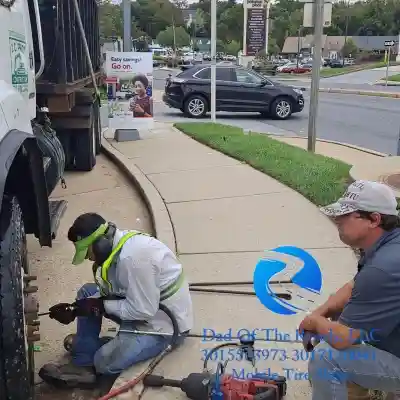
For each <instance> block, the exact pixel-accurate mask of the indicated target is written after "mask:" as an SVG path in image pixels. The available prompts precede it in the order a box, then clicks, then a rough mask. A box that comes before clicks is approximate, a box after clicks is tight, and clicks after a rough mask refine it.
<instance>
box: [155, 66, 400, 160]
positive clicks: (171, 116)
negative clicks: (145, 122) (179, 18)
mask: <svg viewBox="0 0 400 400" xmlns="http://www.w3.org/2000/svg"><path fill="white" fill-rule="evenodd" d="M163 73H165V72H164V71H163ZM164 79H165V78H164ZM155 86H156V88H157V86H158V87H159V88H162V87H163V81H162V79H158V80H156V85H155ZM305 100H306V102H305V109H304V111H303V112H302V113H300V114H295V115H293V116H292V118H291V119H289V120H287V121H274V120H271V119H263V118H261V116H259V115H258V114H236V115H235V114H226V113H217V118H218V119H219V122H221V123H225V124H231V125H235V126H240V127H243V128H246V129H251V130H254V131H258V132H262V133H264V132H265V133H268V132H269V133H273V134H277V135H299V136H306V135H307V132H308V113H309V91H306V92H305ZM399 107H400V99H390V98H382V97H374V96H357V95H349V94H345V95H341V94H332V93H322V92H321V93H319V109H318V120H317V136H318V137H319V138H321V139H329V140H337V141H342V142H346V143H349V144H353V145H357V146H362V147H365V148H368V149H371V150H375V151H379V152H382V153H387V154H396V151H397V141H398V137H399V128H400V115H399ZM155 118H156V119H157V120H160V121H183V120H184V121H187V120H188V119H187V118H184V117H183V116H182V113H181V112H180V111H179V110H174V109H170V108H168V107H167V106H165V105H164V103H162V101H156V103H155Z"/></svg>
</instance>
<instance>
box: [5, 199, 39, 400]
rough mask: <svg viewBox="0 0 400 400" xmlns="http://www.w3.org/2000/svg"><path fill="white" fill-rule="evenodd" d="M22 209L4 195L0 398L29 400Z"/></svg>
mask: <svg viewBox="0 0 400 400" xmlns="http://www.w3.org/2000/svg"><path fill="white" fill-rule="evenodd" d="M27 270H28V258H27V245H26V235H25V229H24V222H23V218H22V211H21V208H20V206H19V203H18V200H17V198H16V197H14V196H12V197H8V196H5V197H4V198H3V205H2V210H1V214H0V399H2V400H3V399H4V400H20V399H24V400H25V399H26V400H33V398H34V391H33V388H34V386H33V380H32V378H33V374H32V370H31V368H32V366H33V359H30V357H32V356H33V351H32V349H31V348H30V346H29V345H28V333H27V324H26V320H25V314H24V296H25V295H24V292H25V289H24V273H27V272H28V271H27Z"/></svg>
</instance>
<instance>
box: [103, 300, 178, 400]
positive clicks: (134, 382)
mask: <svg viewBox="0 0 400 400" xmlns="http://www.w3.org/2000/svg"><path fill="white" fill-rule="evenodd" d="M160 310H161V311H163V312H164V313H165V314H166V315H167V316H168V317H169V319H170V320H171V322H172V327H173V334H172V336H171V341H170V343H169V344H168V346H167V347H166V348H165V349H164V350H163V351H162V352H161V353H160V354H159V355H158V356H156V357H155V358H154V359H153V361H152V362H151V363H150V364H149V365H148V367H147V368H146V369H145V370H144V371H143V372H142V373H141V374H140V375H139V376H137V377H136V378H134V379H132V380H130V381H128V382H127V383H126V384H125V385H123V386H121V387H120V388H118V389H115V390H112V391H110V392H109V393H107V394H106V395H105V396H103V397H101V398H99V399H98V400H109V399H113V398H115V397H116V396H119V395H120V394H122V393H125V392H127V391H128V390H130V389H132V388H134V387H135V386H136V385H137V384H138V383H139V382H141V381H142V380H143V379H144V378H145V377H146V376H147V375H150V374H151V373H152V372H153V371H154V369H155V367H156V366H157V365H158V364H159V363H160V362H161V361H162V360H163V359H164V357H165V356H166V355H167V354H168V353H170V352H171V351H172V350H173V348H174V346H175V345H176V344H177V342H178V338H179V333H180V332H179V326H178V322H177V320H176V318H175V316H174V314H173V313H172V312H171V311H170V309H169V308H168V307H166V306H165V305H163V304H160Z"/></svg>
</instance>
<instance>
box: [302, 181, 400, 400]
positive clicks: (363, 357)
mask: <svg viewBox="0 0 400 400" xmlns="http://www.w3.org/2000/svg"><path fill="white" fill-rule="evenodd" d="M321 211H322V212H323V213H324V214H325V215H327V216H328V217H330V218H332V220H333V221H334V222H335V223H336V225H337V228H338V231H339V236H340V239H341V240H342V242H343V243H345V244H346V245H348V246H351V247H352V248H355V249H360V250H361V252H362V257H361V259H360V261H359V264H358V272H357V274H356V275H355V277H354V279H352V280H351V281H350V282H348V283H347V284H346V285H344V286H343V287H342V288H341V289H339V290H338V291H337V293H336V294H334V295H332V296H331V297H330V298H329V299H328V301H327V302H326V303H325V304H323V305H321V306H320V307H318V308H317V309H316V310H315V311H314V312H312V313H311V314H310V315H309V316H307V317H306V318H305V319H304V320H303V321H302V322H301V324H300V327H299V331H300V332H304V331H308V332H312V333H314V334H316V335H318V336H320V337H321V338H323V342H321V343H320V344H319V345H318V346H317V347H316V349H315V351H314V353H313V356H310V361H309V378H310V380H311V382H312V388H313V395H312V399H313V400H333V399H335V400H347V399H348V398H349V397H348V384H355V385H358V386H359V387H361V388H365V389H376V390H382V391H384V392H396V391H398V390H400V228H399V227H400V223H399V216H398V211H397V201H396V197H395V195H394V193H393V191H392V190H391V189H390V188H389V187H388V186H386V185H384V184H382V183H378V182H371V181H355V182H353V183H352V184H351V185H350V186H349V187H348V189H347V190H346V192H345V193H344V195H343V197H341V198H340V199H339V200H338V201H337V202H336V203H334V204H331V205H329V206H327V207H323V208H321ZM338 315H339V317H338V318H337V316H338Z"/></svg>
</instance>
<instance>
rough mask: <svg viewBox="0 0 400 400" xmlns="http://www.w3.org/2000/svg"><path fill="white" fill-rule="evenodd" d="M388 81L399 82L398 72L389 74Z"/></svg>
mask: <svg viewBox="0 0 400 400" xmlns="http://www.w3.org/2000/svg"><path fill="white" fill-rule="evenodd" d="M383 79H386V78H383ZM388 81H393V82H400V74H396V75H392V76H389V78H388Z"/></svg>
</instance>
